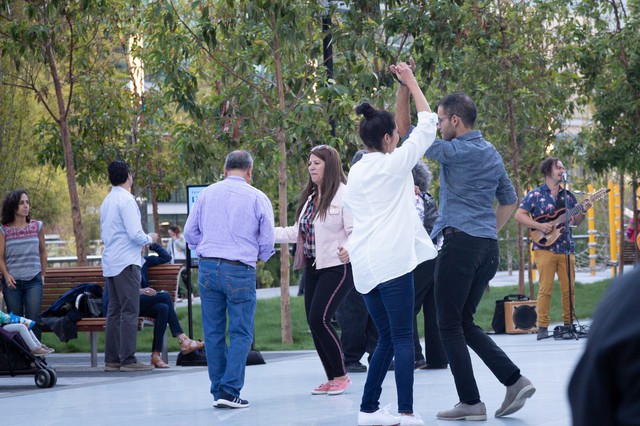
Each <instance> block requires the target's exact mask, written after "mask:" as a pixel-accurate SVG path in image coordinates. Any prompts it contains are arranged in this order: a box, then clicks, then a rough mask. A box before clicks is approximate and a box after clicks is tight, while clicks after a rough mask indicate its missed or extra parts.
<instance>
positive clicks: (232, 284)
mask: <svg viewBox="0 0 640 426" xmlns="http://www.w3.org/2000/svg"><path fill="white" fill-rule="evenodd" d="M252 171H253V159H252V158H251V155H250V154H249V153H248V152H247V151H233V152H231V153H230V154H229V155H227V158H226V160H225V163H224V176H225V179H224V180H223V181H221V182H218V183H214V184H213V185H210V186H208V187H207V188H206V189H205V190H203V191H202V192H201V193H200V195H199V196H198V198H197V199H196V201H195V203H194V205H193V210H192V211H191V212H190V213H189V217H188V218H187V223H186V224H185V231H184V238H185V240H186V241H187V243H189V246H190V248H191V249H193V250H194V251H195V252H196V254H197V255H198V258H199V262H198V263H199V269H200V272H199V276H198V287H199V289H200V299H201V303H202V305H201V306H202V327H203V329H204V342H205V348H206V351H207V366H208V370H209V379H210V380H211V394H212V395H213V399H214V403H213V406H214V407H219V408H245V407H248V406H249V402H248V401H247V400H244V399H241V398H240V391H241V390H242V386H243V385H244V369H245V364H246V359H247V355H248V353H249V349H250V348H251V343H252V341H253V319H254V314H255V310H256V262H257V261H258V259H259V260H262V261H265V262H266V261H267V260H268V259H269V258H270V257H271V256H272V255H273V253H274V252H275V251H274V248H273V246H274V222H273V207H272V206H271V201H269V198H267V196H266V195H265V194H264V193H262V192H261V191H259V190H258V189H256V188H254V187H252V186H251V185H250V182H251V173H252ZM227 314H228V315H229V346H228V347H227V344H226V340H225V334H226V323H227Z"/></svg>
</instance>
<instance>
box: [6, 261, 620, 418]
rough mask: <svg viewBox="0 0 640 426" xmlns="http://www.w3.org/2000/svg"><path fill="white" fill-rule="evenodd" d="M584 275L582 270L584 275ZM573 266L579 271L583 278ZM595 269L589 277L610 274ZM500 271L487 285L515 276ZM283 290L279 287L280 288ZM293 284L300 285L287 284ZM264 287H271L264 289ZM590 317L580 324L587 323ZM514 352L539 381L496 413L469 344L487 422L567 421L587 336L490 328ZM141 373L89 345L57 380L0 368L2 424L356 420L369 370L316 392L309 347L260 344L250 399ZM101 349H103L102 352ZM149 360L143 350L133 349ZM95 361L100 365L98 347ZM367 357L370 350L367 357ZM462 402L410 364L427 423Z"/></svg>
mask: <svg viewBox="0 0 640 426" xmlns="http://www.w3.org/2000/svg"><path fill="white" fill-rule="evenodd" d="M583 275H584V276H583ZM588 276H589V274H588V273H586V274H583V273H579V275H578V277H577V279H576V281H578V282H584V283H586V282H589V281H588ZM609 276H610V275H609V271H600V272H599V276H597V277H595V278H594V281H595V280H596V279H603V278H607V277H609ZM514 280H515V277H514V278H509V276H508V274H503V273H500V274H499V275H498V276H497V277H496V282H495V283H493V285H500V284H499V283H503V284H502V285H506V284H508V283H511V284H513V283H514ZM276 290H277V291H279V290H278V289H276ZM291 290H292V294H295V291H297V290H296V289H295V288H293V287H292V289H291ZM260 297H269V294H268V293H266V292H262V293H261V296H260ZM583 325H586V324H583ZM493 338H494V339H495V340H496V342H497V343H498V345H499V346H500V347H502V348H503V349H504V350H505V351H506V352H507V353H508V354H509V356H510V357H511V358H512V359H513V361H514V362H515V363H516V364H517V365H518V366H519V367H520V368H521V370H522V373H523V374H524V375H526V376H527V377H528V378H530V379H531V381H532V382H533V383H534V385H535V386H536V388H537V392H536V394H535V395H534V396H533V398H532V399H530V400H528V402H527V404H526V405H525V407H524V408H523V409H522V410H520V411H518V412H517V413H514V414H512V415H511V416H509V417H505V418H501V419H496V418H494V417H493V413H494V412H495V410H496V409H497V408H498V407H499V406H500V404H501V402H502V399H503V398H504V393H505V388H504V387H503V386H502V385H501V384H500V383H499V382H498V381H497V380H496V379H495V378H494V377H493V376H492V375H491V373H490V372H489V370H488V369H487V368H486V367H485V366H484V365H483V364H482V362H481V361H480V360H479V358H478V357H477V356H475V354H473V353H472V359H473V362H474V370H475V374H476V379H477V382H478V386H479V388H480V393H481V398H482V400H483V401H484V402H485V404H486V406H487V414H488V420H487V421H486V422H484V423H482V424H486V425H510V426H525V425H527V426H534V425H536V426H538V425H549V426H563V425H570V424H571V416H570V409H569V405H568V399H567V384H568V381H569V378H570V376H571V374H572V373H573V370H574V366H575V364H576V363H577V360H578V358H579V357H580V355H581V354H582V351H583V349H584V345H585V343H586V339H579V340H574V339H572V340H556V339H553V338H551V339H546V340H543V341H536V338H535V335H533V334H518V335H494V336H493ZM176 355H177V354H175V353H171V354H170V361H171V368H170V369H168V370H154V371H149V372H139V373H122V372H119V373H106V372H103V371H102V370H101V368H91V367H88V365H89V355H88V354H53V355H51V356H49V357H47V361H48V362H49V363H50V364H51V365H52V366H54V367H55V368H56V370H57V371H58V383H57V385H56V386H55V387H53V388H51V389H39V388H37V387H36V386H35V384H34V380H33V376H17V377H13V378H12V377H7V376H2V377H0V407H1V409H2V418H3V419H2V420H3V424H31V425H47V426H53V425H65V426H66V425H67V424H70V423H72V424H78V425H105V426H106V425H114V424H116V425H140V426H143V425H154V426H155V425H157V426H161V425H167V426H169V425H171V426H173V425H175V426H179V425H185V426H186V425H238V426H241V425H250V426H261V425H287V426H288V425H356V424H357V413H358V410H359V404H360V398H361V396H362V389H363V386H364V381H365V379H366V373H359V374H358V373H356V374H351V378H352V381H353V383H352V385H351V386H350V387H349V388H348V389H347V391H346V392H345V394H343V395H338V396H326V395H320V396H314V395H311V393H310V391H311V389H313V388H314V387H315V386H317V385H318V384H320V383H322V382H323V381H324V380H325V377H324V374H323V371H322V366H321V364H320V360H319V358H318V356H317V354H316V353H315V352H314V351H290V352H262V353H261V355H262V356H263V357H264V359H265V361H266V364H263V365H253V366H249V367H247V370H246V385H245V388H244V389H243V391H242V395H241V396H242V397H243V398H245V399H248V400H249V401H250V404H251V405H250V407H249V408H246V409H239V410H230V409H217V408H213V407H212V403H213V399H212V396H211V395H210V393H209V385H210V382H209V378H208V375H207V370H206V368H205V367H177V366H175V358H176ZM101 356H102V354H101ZM139 357H140V359H142V360H144V361H145V362H146V361H147V360H148V359H149V354H139ZM99 361H100V365H103V360H102V357H101V358H100V360H99ZM363 362H364V363H366V358H365V359H363ZM381 402H382V404H383V405H386V404H390V411H392V412H394V411H396V410H397V401H396V393H395V383H394V375H393V372H389V374H388V376H387V379H386V380H385V383H384V388H383V393H382V398H381ZM456 402H458V399H457V396H456V391H455V387H454V384H453V379H452V376H451V372H450V371H449V370H418V371H416V372H415V384H414V410H415V411H416V412H417V413H419V414H420V415H421V416H422V417H423V419H424V420H425V424H427V425H451V424H452V423H451V422H448V421H439V420H437V419H436V418H435V413H436V412H437V411H439V410H443V409H448V408H451V407H453V405H454V404H455V403H456Z"/></svg>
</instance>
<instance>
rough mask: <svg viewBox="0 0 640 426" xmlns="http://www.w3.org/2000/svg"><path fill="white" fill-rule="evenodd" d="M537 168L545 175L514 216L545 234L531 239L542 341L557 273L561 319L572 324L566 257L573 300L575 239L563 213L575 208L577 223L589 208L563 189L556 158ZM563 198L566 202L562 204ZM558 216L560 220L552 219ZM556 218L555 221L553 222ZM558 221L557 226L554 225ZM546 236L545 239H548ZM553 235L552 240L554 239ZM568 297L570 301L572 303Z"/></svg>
mask: <svg viewBox="0 0 640 426" xmlns="http://www.w3.org/2000/svg"><path fill="white" fill-rule="evenodd" d="M540 171H541V172H542V174H543V175H544V182H545V183H544V184H543V185H542V186H539V187H537V188H535V189H534V190H532V191H530V192H529V193H528V194H527V195H526V196H525V197H524V199H523V200H522V202H521V203H520V205H519V206H518V209H517V210H516V213H515V216H514V219H515V220H516V221H517V222H519V223H521V224H523V225H524V226H526V227H528V228H530V229H531V230H538V231H540V232H538V234H540V235H542V234H544V235H545V237H544V238H540V239H538V240H537V241H538V242H537V243H536V239H535V238H534V242H533V250H535V263H536V265H537V267H538V273H539V274H540V279H539V290H538V303H537V308H538V335H537V339H538V340H541V339H544V338H545V337H547V336H548V333H549V332H548V327H549V322H550V320H549V309H550V306H551V294H552V293H553V281H554V278H555V275H556V273H557V274H558V280H559V281H560V289H561V291H562V320H563V322H564V324H565V325H569V324H571V323H572V322H573V321H572V318H571V314H570V311H571V309H570V304H569V275H568V271H567V257H566V254H567V253H570V256H569V258H570V268H569V269H570V271H571V286H572V288H571V295H572V299H574V300H575V297H573V296H574V295H575V292H574V287H573V286H574V284H575V283H574V278H575V263H574V261H575V259H574V241H573V236H572V234H571V231H569V232H568V233H565V232H564V227H563V226H562V224H563V223H564V216H565V215H564V212H568V211H569V210H571V209H576V208H577V213H576V214H575V215H574V216H572V217H571V219H570V221H569V223H570V224H571V225H575V226H578V225H580V224H581V223H582V221H584V219H585V217H586V212H587V210H588V209H589V208H591V202H590V201H589V200H587V201H585V202H583V203H581V204H580V205H578V202H577V200H576V197H575V196H574V195H573V194H572V193H571V191H566V193H567V194H566V197H565V189H564V188H563V186H562V182H563V180H564V173H565V168H564V165H563V164H562V161H560V160H559V159H557V158H546V159H545V160H544V161H542V163H541V164H540ZM565 198H566V204H567V205H565ZM558 217H561V218H562V219H561V220H560V221H555V219H557V218H558ZM554 221H555V224H554V223H552V222H554ZM558 222H560V225H557V224H558ZM547 237H548V238H547ZM554 238H557V239H555V241H553V239H554ZM574 300H571V303H573V302H574Z"/></svg>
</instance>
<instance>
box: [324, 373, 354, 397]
mask: <svg viewBox="0 0 640 426" xmlns="http://www.w3.org/2000/svg"><path fill="white" fill-rule="evenodd" d="M350 384H351V379H350V378H349V376H347V378H346V379H344V380H334V381H332V382H331V385H330V386H329V390H328V391H327V395H340V394H341V393H344V390H345V389H346V388H348V387H349V385H350Z"/></svg>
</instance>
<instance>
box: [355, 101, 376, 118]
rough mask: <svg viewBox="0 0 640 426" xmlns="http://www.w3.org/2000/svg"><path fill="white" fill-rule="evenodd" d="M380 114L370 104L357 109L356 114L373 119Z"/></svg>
mask: <svg viewBox="0 0 640 426" xmlns="http://www.w3.org/2000/svg"><path fill="white" fill-rule="evenodd" d="M376 112H378V111H377V110H376V109H375V108H374V107H372V106H371V104H370V103H369V102H363V103H361V104H360V105H358V106H357V107H356V113H357V114H362V115H364V118H367V119H369V118H372V117H373V116H374V115H376Z"/></svg>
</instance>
